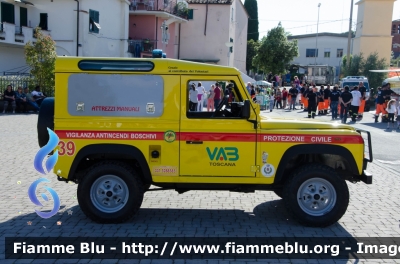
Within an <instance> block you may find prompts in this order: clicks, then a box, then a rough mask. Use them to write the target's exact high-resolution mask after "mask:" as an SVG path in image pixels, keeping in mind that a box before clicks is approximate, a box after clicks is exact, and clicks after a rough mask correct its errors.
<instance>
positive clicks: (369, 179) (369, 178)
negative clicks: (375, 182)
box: [361, 170, 372, 184]
mask: <svg viewBox="0 0 400 264" xmlns="http://www.w3.org/2000/svg"><path fill="white" fill-rule="evenodd" d="M361 181H362V182H364V183H365V184H372V174H371V173H369V172H368V171H366V170H363V173H362V174H361Z"/></svg>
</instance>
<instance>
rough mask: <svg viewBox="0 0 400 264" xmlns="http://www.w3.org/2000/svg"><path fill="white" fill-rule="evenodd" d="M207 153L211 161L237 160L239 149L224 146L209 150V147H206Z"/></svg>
mask: <svg viewBox="0 0 400 264" xmlns="http://www.w3.org/2000/svg"><path fill="white" fill-rule="evenodd" d="M206 150H207V154H208V157H209V158H210V160H211V161H238V160H239V150H238V149H237V148H235V147H226V148H217V147H216V148H214V150H213V151H212V152H211V150H210V148H209V147H207V148H206Z"/></svg>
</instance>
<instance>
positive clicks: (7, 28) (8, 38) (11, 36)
mask: <svg viewBox="0 0 400 264" xmlns="http://www.w3.org/2000/svg"><path fill="white" fill-rule="evenodd" d="M41 32H42V33H43V34H44V35H46V36H49V35H50V31H48V30H41ZM29 41H35V38H34V29H33V28H30V27H24V26H22V27H21V26H15V25H14V24H10V23H7V22H3V23H0V42H1V43H8V44H18V45H23V44H26V43H28V42H29Z"/></svg>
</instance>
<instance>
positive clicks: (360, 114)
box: [358, 82, 367, 118]
mask: <svg viewBox="0 0 400 264" xmlns="http://www.w3.org/2000/svg"><path fill="white" fill-rule="evenodd" d="M358 91H359V92H360V93H361V96H362V97H361V105H360V108H359V109H358V117H359V118H362V117H363V114H364V108H365V98H366V94H367V88H365V86H364V83H363V82H360V83H359V86H358Z"/></svg>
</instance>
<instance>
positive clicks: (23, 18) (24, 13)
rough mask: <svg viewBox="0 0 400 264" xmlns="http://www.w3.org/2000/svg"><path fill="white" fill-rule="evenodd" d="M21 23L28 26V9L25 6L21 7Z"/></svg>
mask: <svg viewBox="0 0 400 264" xmlns="http://www.w3.org/2000/svg"><path fill="white" fill-rule="evenodd" d="M19 23H20V26H21V27H22V26H25V27H26V26H28V9H26V8H25V7H20V8H19Z"/></svg>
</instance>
